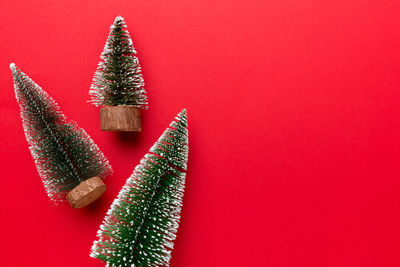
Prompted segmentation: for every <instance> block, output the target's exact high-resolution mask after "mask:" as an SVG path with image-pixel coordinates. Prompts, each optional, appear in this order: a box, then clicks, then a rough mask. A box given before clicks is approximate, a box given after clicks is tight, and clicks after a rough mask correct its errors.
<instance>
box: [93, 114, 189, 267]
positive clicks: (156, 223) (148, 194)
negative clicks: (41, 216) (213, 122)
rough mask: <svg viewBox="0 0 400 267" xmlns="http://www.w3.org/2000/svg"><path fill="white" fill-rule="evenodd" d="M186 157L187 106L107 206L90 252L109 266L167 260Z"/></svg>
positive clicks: (155, 263)
mask: <svg viewBox="0 0 400 267" xmlns="http://www.w3.org/2000/svg"><path fill="white" fill-rule="evenodd" d="M187 160H188V130H187V118H186V110H183V111H182V112H180V113H179V114H178V116H177V117H176V118H175V120H174V121H173V122H172V123H171V124H170V126H169V128H167V130H165V132H164V133H163V134H162V136H161V137H160V138H159V139H158V141H157V142H156V143H155V144H154V145H153V147H152V148H151V149H150V151H149V152H148V153H147V154H146V155H145V156H144V158H143V159H142V160H141V161H140V164H139V165H138V166H136V168H135V170H134V171H133V173H132V175H131V177H130V178H128V180H127V182H126V184H125V185H124V186H123V188H122V190H121V191H120V193H119V195H118V197H117V198H116V199H115V200H114V202H113V203H112V205H111V207H110V209H109V210H108V212H107V216H106V217H105V219H104V221H103V224H102V225H101V226H100V230H99V231H98V233H97V235H98V237H99V240H98V241H95V242H94V244H93V247H92V252H91V256H92V257H94V258H98V259H100V260H103V261H104V262H105V263H106V264H107V266H168V265H169V261H170V258H171V251H172V249H173V241H174V240H175V238H176V232H177V230H178V224H179V221H180V211H181V207H182V200H183V194H184V187H185V177H186V169H187Z"/></svg>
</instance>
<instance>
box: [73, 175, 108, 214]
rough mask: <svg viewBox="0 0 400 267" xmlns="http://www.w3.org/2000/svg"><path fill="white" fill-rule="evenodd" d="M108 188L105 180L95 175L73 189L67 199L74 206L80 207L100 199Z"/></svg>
mask: <svg viewBox="0 0 400 267" xmlns="http://www.w3.org/2000/svg"><path fill="white" fill-rule="evenodd" d="M106 189H107V187H106V185H105V184H104V183H103V180H101V178H100V177H96V176H95V177H92V178H89V179H87V180H85V181H83V182H82V183H80V184H79V185H78V186H76V187H75V188H74V189H72V190H71V191H70V192H69V193H68V195H67V200H68V202H69V204H71V206H72V207H73V208H75V209H79V208H82V207H84V206H86V205H89V204H90V203H92V202H93V201H95V200H96V199H98V198H99V197H100V196H101V195H102V194H103V193H104V191H106Z"/></svg>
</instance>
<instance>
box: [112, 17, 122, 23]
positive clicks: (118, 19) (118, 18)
mask: <svg viewBox="0 0 400 267" xmlns="http://www.w3.org/2000/svg"><path fill="white" fill-rule="evenodd" d="M120 20H122V21H123V20H124V18H123V17H121V16H118V17H116V18H115V20H114V23H115V22H117V21H120Z"/></svg>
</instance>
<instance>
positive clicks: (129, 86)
mask: <svg viewBox="0 0 400 267" xmlns="http://www.w3.org/2000/svg"><path fill="white" fill-rule="evenodd" d="M100 58H101V60H100V62H99V65H98V67H97V70H96V72H95V74H94V77H93V82H92V85H91V88H90V91H89V94H90V95H91V97H92V101H91V102H92V103H93V104H94V105H96V106H102V108H101V109H100V120H101V129H102V130H103V131H141V130H142V125H141V109H147V96H146V91H145V89H144V81H143V76H142V74H141V68H140V65H139V60H138V58H137V57H136V50H135V48H134V47H133V44H132V40H131V38H130V36H129V32H128V30H127V27H126V24H125V22H124V19H123V18H122V17H120V16H119V17H117V18H115V21H114V23H113V24H112V25H111V28H110V34H109V36H108V39H107V42H106V45H105V47H104V51H103V53H102V54H101V56H100Z"/></svg>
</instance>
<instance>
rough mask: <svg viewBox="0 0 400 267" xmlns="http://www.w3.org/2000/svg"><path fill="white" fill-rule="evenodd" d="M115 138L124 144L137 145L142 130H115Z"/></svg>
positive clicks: (141, 135) (140, 138)
mask: <svg viewBox="0 0 400 267" xmlns="http://www.w3.org/2000/svg"><path fill="white" fill-rule="evenodd" d="M114 136H115V138H117V139H118V141H119V142H120V143H121V144H123V145H126V146H137V145H138V144H139V143H140V142H141V140H142V137H143V134H142V132H115V133H114Z"/></svg>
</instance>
